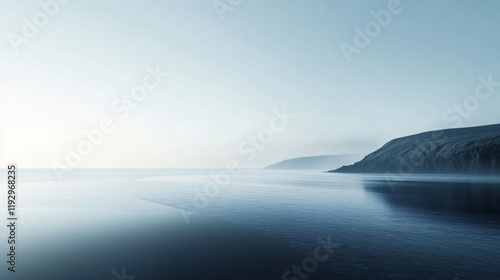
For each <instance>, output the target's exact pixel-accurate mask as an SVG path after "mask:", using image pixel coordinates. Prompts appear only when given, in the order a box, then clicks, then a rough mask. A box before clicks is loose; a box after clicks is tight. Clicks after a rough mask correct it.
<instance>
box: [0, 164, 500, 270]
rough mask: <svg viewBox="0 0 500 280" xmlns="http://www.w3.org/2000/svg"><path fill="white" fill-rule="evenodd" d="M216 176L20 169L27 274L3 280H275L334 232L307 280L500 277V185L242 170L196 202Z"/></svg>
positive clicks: (21, 248) (492, 180) (22, 258)
mask: <svg viewBox="0 0 500 280" xmlns="http://www.w3.org/2000/svg"><path fill="white" fill-rule="evenodd" d="M213 172H214V171H210V170H159V169H158V170H77V171H74V172H73V173H72V174H69V175H67V176H66V177H65V179H64V180H63V181H57V180H56V179H55V178H54V174H53V172H52V171H51V170H21V171H20V174H19V176H20V178H21V184H20V186H19V189H20V195H19V197H18V200H19V203H20V205H21V206H20V207H21V208H20V209H19V210H18V216H19V217H20V220H19V233H18V243H19V244H18V267H17V270H18V272H16V274H12V273H9V272H7V265H6V262H4V261H3V262H2V263H3V264H2V266H1V267H0V279H93V280H94V279H103V280H104V279H106V280H109V279H112V278H113V274H112V273H111V270H113V269H116V271H121V268H122V267H125V268H126V271H127V274H129V275H133V276H136V278H135V280H141V279H258V278H259V279H277V280H278V279H281V275H282V272H284V271H285V270H286V269H289V268H290V267H291V266H292V265H294V264H300V263H301V262H302V260H303V258H305V257H307V256H311V255H312V252H313V251H314V249H315V248H316V246H318V242H317V238H323V239H325V238H326V237H327V236H329V235H330V236H331V240H332V241H333V242H335V243H337V244H340V247H338V248H336V249H335V252H334V253H333V254H332V255H331V256H330V257H329V258H328V260H326V261H325V262H322V263H320V268H321V269H320V270H318V271H317V272H314V273H311V274H310V278H309V279H326V278H325V277H328V279H442V280H444V279H450V280H451V279H455V278H456V279H499V278H500V220H499V217H500V211H499V207H500V201H498V197H499V193H500V192H499V191H497V187H498V186H499V185H500V178H498V177H464V176H410V177H405V178H404V180H403V181H402V182H398V183H397V184H388V182H387V181H386V179H385V178H384V176H377V175H342V174H328V173H322V172H321V171H261V170H247V171H244V172H242V173H241V174H238V175H232V176H231V177H230V180H231V182H230V184H229V185H227V186H225V187H224V188H221V189H220V190H219V192H218V193H217V194H214V195H211V196H206V195H203V196H204V198H200V195H201V194H203V192H204V187H205V186H206V184H207V183H210V182H213V181H212V179H211V178H210V176H209V175H210V174H212V173H213ZM4 173H5V172H4ZM2 176H4V175H2ZM2 181H5V180H4V177H2ZM472 183H474V184H472ZM482 188H484V190H483V189H482ZM2 189H4V190H5V189H6V188H5V184H3V185H2ZM195 189H197V190H198V191H195ZM436 189H440V190H441V191H438V192H436V191H435V190H436ZM5 192H6V191H2V192H1V195H2V196H1V203H2V204H1V207H2V208H6V206H5V201H6V196H5ZM200 193H201V194H200ZM483 201H484V203H483ZM181 209H182V210H183V211H187V212H193V213H196V214H193V215H191V216H190V217H189V224H187V223H186V220H185V217H184V216H183V215H182V212H181ZM4 212H6V211H2V213H4ZM184 213H186V212H184ZM2 220H3V221H5V218H4V217H2ZM0 233H1V236H2V239H1V243H0V252H1V254H2V255H3V256H4V258H3V259H2V260H4V259H6V257H5V253H4V252H5V251H6V250H5V248H6V246H7V244H6V241H5V238H4V237H5V236H6V235H7V232H6V230H5V227H2V228H1V230H0ZM240 256H241V257H240ZM267 257H269V259H266V258H267ZM249 267H250V268H251V269H249ZM195 270H199V271H200V272H199V273H197V272H194V271H195ZM252 273H253V274H254V275H255V276H252V275H250V274H252ZM214 277H216V278H214ZM252 277H254V278H252ZM255 277H258V278H255ZM289 279H293V278H292V277H290V278H289ZM297 279H298V278H297ZM117 280H120V279H117ZM294 280H295V279H294Z"/></svg>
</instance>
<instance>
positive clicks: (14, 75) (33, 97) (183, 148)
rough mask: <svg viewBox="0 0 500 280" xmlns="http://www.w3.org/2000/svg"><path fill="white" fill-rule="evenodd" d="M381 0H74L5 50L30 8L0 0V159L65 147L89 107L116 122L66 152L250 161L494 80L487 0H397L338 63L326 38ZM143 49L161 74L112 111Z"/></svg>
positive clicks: (345, 148)
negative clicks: (270, 131)
mask: <svg viewBox="0 0 500 280" xmlns="http://www.w3.org/2000/svg"><path fill="white" fill-rule="evenodd" d="M21 2H22V3H21ZM223 2H225V1H223ZM388 2H390V1H351V0H349V1H347V0H346V1H326V0H311V1H297V0H296V1H290V0H287V1H285V0H273V1H269V0H267V1H264V0H246V1H243V2H242V3H241V4H240V5H239V6H236V7H234V10H233V11H231V12H228V13H226V14H225V19H224V20H223V21H222V20H220V18H219V17H218V14H217V12H216V11H215V9H214V6H213V1H211V0H183V1H180V0H179V1H173V0H169V1H78V0H73V1H70V3H68V4H66V5H61V7H60V11H59V12H58V13H57V14H56V15H55V16H54V17H53V18H51V19H50V21H49V23H48V24H47V25H46V26H45V27H43V28H40V30H39V31H38V33H36V36H34V38H31V39H29V40H28V42H27V43H26V44H21V45H20V46H19V52H17V53H16V52H15V51H14V48H13V47H12V45H11V43H10V41H9V36H10V35H9V34H11V32H13V33H16V34H19V35H21V34H22V33H21V28H22V26H23V21H22V18H23V17H27V18H31V17H32V16H33V14H34V13H36V12H37V11H41V8H40V6H39V4H38V1H11V0H0V5H1V7H2V8H1V9H0V34H1V36H2V37H1V38H3V39H2V40H0V95H1V100H0V117H1V119H0V122H1V129H0V130H1V131H0V133H1V134H0V136H1V141H2V142H1V148H2V150H0V152H1V154H0V160H1V161H2V162H4V161H6V162H9V161H17V162H18V163H19V164H23V165H24V166H30V167H51V165H52V164H53V163H54V162H61V163H64V160H65V157H66V155H67V153H68V152H67V147H70V148H71V147H73V146H75V145H77V144H78V143H79V141H81V140H82V138H83V136H82V132H81V131H82V130H83V129H86V130H90V129H93V128H96V127H98V123H99V121H100V120H101V119H103V118H110V119H112V120H113V121H114V123H115V125H116V129H115V130H114V131H113V132H112V133H111V134H109V135H106V137H105V139H104V142H103V143H102V144H101V145H99V146H98V147H95V149H94V150H93V152H92V153H91V154H90V155H88V156H86V157H85V158H84V159H83V160H82V163H81V164H80V165H79V166H78V167H221V166H224V165H225V163H226V162H228V161H229V160H233V159H234V160H237V161H239V162H241V163H242V165H243V166H244V167H262V166H265V165H267V164H271V163H274V162H276V161H280V160H283V159H287V158H292V157H298V156H309V155H322V154H344V153H359V152H370V151H372V150H374V149H376V148H378V147H380V146H381V145H382V144H384V143H385V142H386V141H388V140H390V139H392V138H394V137H399V136H404V135H408V134H413V133H418V132H421V131H426V130H432V129H439V128H447V127H452V126H453V125H454V122H450V121H445V119H444V118H443V114H444V113H445V112H446V111H447V110H449V109H453V104H455V103H456V104H459V103H462V102H463V101H464V100H465V98H466V97H467V96H469V95H473V94H474V90H475V88H476V87H477V85H478V84H479V81H478V77H479V76H484V77H487V76H488V75H490V74H491V75H492V76H493V80H494V81H500V63H499V56H498V50H499V49H500V36H499V35H500V29H499V27H500V17H498V14H499V12H500V2H498V1H493V0H491V1H475V2H473V1H430V0H429V1H409V0H406V1H404V0H402V1H400V6H401V7H402V9H403V10H402V11H401V13H399V14H397V15H393V16H392V19H391V22H390V23H389V24H388V25H387V27H384V28H382V30H381V32H380V33H379V34H378V35H377V36H375V37H374V38H373V39H372V41H371V43H370V45H369V46H367V47H366V48H364V49H362V50H361V53H359V54H355V55H353V56H352V61H351V62H350V63H347V61H346V59H345V57H344V55H343V53H342V51H341V49H340V47H339V46H340V44H341V43H342V42H345V43H349V44H353V39H354V34H355V32H354V28H355V27H360V28H362V29H363V28H364V27H365V25H366V24H367V23H368V22H370V21H372V20H373V17H372V15H371V14H370V12H371V11H372V10H374V11H377V12H378V11H380V10H382V9H387V3H388ZM156 65H158V66H159V67H160V69H162V70H165V71H167V70H168V72H169V73H170V74H171V76H170V77H169V78H168V79H167V80H165V82H163V83H161V85H160V86H159V88H158V89H156V90H154V91H152V92H151V93H150V94H149V96H148V97H147V99H146V100H144V101H143V102H141V103H140V105H139V107H138V108H136V109H134V110H133V111H132V112H131V113H130V115H129V116H128V117H127V118H126V119H119V118H117V117H116V114H115V113H113V112H112V110H111V104H112V102H113V101H114V100H116V99H118V98H120V96H121V95H122V94H127V93H129V92H130V89H131V88H133V87H135V86H137V85H139V84H140V83H141V81H142V79H143V77H144V76H145V75H146V70H145V69H146V67H148V66H156ZM499 104H500V88H499V90H498V91H497V92H496V93H494V94H492V95H491V97H489V98H488V99H487V100H483V101H481V102H480V104H479V106H478V108H477V110H475V111H474V112H471V114H470V116H468V117H467V118H463V122H462V123H461V126H474V125H482V124H490V123H496V122H498V121H497V119H498V117H497V116H498V105H499ZM283 107H286V108H287V110H288V111H289V112H291V113H293V114H294V115H296V118H295V119H294V120H292V121H291V122H290V124H289V125H288V126H287V127H286V129H285V130H284V131H282V132H280V133H276V135H275V137H274V140H273V141H272V142H271V143H269V144H267V145H266V146H265V149H264V150H263V151H258V153H257V156H256V157H255V159H253V160H251V161H250V162H248V161H247V160H246V157H245V156H242V155H241V154H240V153H239V152H238V147H239V145H240V144H241V143H242V142H243V141H245V139H247V137H249V136H252V135H256V134H257V133H258V132H259V131H260V130H261V129H263V128H265V127H267V126H268V124H269V120H270V119H271V118H272V117H273V110H274V109H281V108H283Z"/></svg>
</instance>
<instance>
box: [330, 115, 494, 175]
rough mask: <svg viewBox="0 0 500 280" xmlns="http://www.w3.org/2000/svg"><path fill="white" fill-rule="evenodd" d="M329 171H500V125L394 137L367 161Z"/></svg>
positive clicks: (465, 172)
mask: <svg viewBox="0 0 500 280" xmlns="http://www.w3.org/2000/svg"><path fill="white" fill-rule="evenodd" d="M329 172H338V173H405V174H406V173H431V174H500V125H488V126H479V127H470V128H459V129H447V130H438V131H431V132H424V133H420V134H416V135H412V136H407V137H402V138H398V139H394V140H392V141H390V142H388V143H387V144H385V145H384V146H383V147H382V148H380V149H378V150H377V151H375V152H373V153H371V154H369V155H368V156H366V157H365V158H364V159H363V160H361V161H359V162H357V163H355V164H353V165H350V166H343V167H341V168H339V169H337V170H332V171H329Z"/></svg>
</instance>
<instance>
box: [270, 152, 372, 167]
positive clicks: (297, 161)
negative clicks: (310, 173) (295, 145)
mask: <svg viewBox="0 0 500 280" xmlns="http://www.w3.org/2000/svg"><path fill="white" fill-rule="evenodd" d="M362 158H363V154H347V155H326V156H311V157H300V158H292V159H287V160H284V161H280V162H278V163H275V164H272V165H269V166H268V167H266V168H265V169H289V170H300V169H301V170H327V169H331V168H332V166H333V167H341V166H342V165H346V164H352V163H355V162H356V161H358V160H360V159H362Z"/></svg>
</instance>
